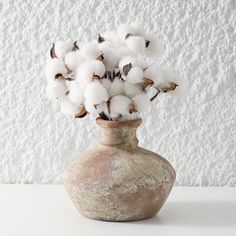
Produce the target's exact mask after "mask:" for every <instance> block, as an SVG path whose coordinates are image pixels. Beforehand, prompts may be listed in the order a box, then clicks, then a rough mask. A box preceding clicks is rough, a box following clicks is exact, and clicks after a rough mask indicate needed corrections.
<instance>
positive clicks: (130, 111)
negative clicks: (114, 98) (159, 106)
mask: <svg viewBox="0 0 236 236" xmlns="http://www.w3.org/2000/svg"><path fill="white" fill-rule="evenodd" d="M136 112H138V110H137V108H136V107H135V104H134V103H132V104H131V106H130V109H129V113H130V114H132V113H136Z"/></svg>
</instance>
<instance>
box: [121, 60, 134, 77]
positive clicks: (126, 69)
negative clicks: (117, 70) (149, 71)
mask: <svg viewBox="0 0 236 236" xmlns="http://www.w3.org/2000/svg"><path fill="white" fill-rule="evenodd" d="M131 68H132V64H131V63H129V64H127V65H124V66H123V69H122V70H123V72H124V74H125V75H128V73H129V71H130V70H131Z"/></svg>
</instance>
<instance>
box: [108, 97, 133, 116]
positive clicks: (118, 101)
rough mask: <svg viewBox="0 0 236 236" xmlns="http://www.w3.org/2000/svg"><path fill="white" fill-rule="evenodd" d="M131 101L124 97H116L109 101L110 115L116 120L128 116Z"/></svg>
mask: <svg viewBox="0 0 236 236" xmlns="http://www.w3.org/2000/svg"><path fill="white" fill-rule="evenodd" d="M131 105H132V100H131V99H130V98H128V97H126V96H124V95H116V96H114V97H112V98H111V100H110V115H111V117H112V118H113V119H117V118H118V117H119V116H120V115H127V114H130V112H129V111H130V107H131Z"/></svg>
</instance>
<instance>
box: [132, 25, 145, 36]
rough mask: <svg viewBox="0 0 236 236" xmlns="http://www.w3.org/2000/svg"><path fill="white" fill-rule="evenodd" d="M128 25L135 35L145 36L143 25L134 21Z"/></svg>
mask: <svg viewBox="0 0 236 236" xmlns="http://www.w3.org/2000/svg"><path fill="white" fill-rule="evenodd" d="M130 25H131V26H132V27H133V29H134V33H135V35H139V36H142V37H144V36H145V29H144V27H143V25H141V24H139V23H136V22H133V23H131V24H130Z"/></svg>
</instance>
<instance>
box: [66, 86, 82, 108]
mask: <svg viewBox="0 0 236 236" xmlns="http://www.w3.org/2000/svg"><path fill="white" fill-rule="evenodd" d="M68 97H69V99H70V100H71V101H72V102H73V103H76V104H83V102H84V91H83V90H81V88H80V86H79V84H78V83H77V82H76V81H71V82H70V84H69V94H68Z"/></svg>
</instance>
